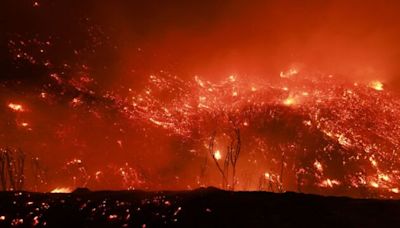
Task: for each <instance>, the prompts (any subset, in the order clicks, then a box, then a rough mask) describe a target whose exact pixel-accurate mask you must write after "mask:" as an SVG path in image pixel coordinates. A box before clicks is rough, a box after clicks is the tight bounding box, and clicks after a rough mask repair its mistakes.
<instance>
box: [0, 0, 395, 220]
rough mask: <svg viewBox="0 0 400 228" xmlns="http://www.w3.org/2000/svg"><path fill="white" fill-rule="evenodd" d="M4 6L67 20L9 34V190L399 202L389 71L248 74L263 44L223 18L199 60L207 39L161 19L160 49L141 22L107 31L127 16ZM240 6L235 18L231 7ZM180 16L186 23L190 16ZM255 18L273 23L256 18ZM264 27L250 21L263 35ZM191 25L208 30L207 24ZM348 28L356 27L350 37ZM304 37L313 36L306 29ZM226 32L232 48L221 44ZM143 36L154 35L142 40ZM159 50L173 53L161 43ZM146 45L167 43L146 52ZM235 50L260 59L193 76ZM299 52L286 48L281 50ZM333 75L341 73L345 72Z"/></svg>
mask: <svg viewBox="0 0 400 228" xmlns="http://www.w3.org/2000/svg"><path fill="white" fill-rule="evenodd" d="M8 4H9V5H12V6H15V7H17V8H18V7H19V8H23V9H24V10H25V11H26V12H29V14H28V16H27V18H28V19H29V18H30V16H32V15H42V16H43V18H47V19H48V18H49V17H51V16H54V17H56V15H54V12H61V11H60V9H64V8H65V10H66V14H68V15H67V16H68V17H65V18H69V19H70V20H71V21H64V19H60V18H57V22H58V23H54V24H52V23H51V22H49V20H44V21H45V22H46V23H48V24H45V23H43V19H41V17H39V19H37V20H38V21H36V23H37V24H33V25H34V26H33V30H35V29H36V30H37V31H36V30H35V32H23V31H20V30H19V29H18V28H22V30H24V28H25V27H24V25H25V24H24V23H28V22H29V21H28V20H26V19H27V18H24V19H25V20H23V21H24V22H21V23H22V25H23V26H21V23H17V22H19V20H16V21H12V20H10V23H9V25H8V26H7V31H6V35H7V36H6V39H5V40H4V42H3V43H2V45H3V46H4V48H5V49H6V50H7V55H6V56H4V57H5V58H4V59H5V61H4V68H2V70H3V69H4V72H2V73H4V75H5V77H4V79H1V80H0V83H1V87H0V105H1V107H0V109H1V113H0V117H1V119H2V122H1V123H0V124H1V126H0V127H1V128H0V147H1V148H2V149H1V154H0V172H1V173H0V181H1V185H2V189H3V190H18V191H19V190H33V191H43V192H54V193H63V192H71V191H72V189H74V188H77V187H88V188H91V189H106V188H107V189H130V190H133V189H138V188H140V189H151V190H154V189H194V188H197V187H205V186H217V187H220V188H223V189H227V190H262V191H273V192H284V191H298V192H306V193H318V194H325V195H347V196H354V197H378V198H379V197H381V198H399V196H400V195H399V188H400V155H399V154H398V153H399V151H400V125H399V124H398V118H399V116H400V97H399V95H398V93H397V92H396V90H395V89H394V88H393V87H391V86H390V84H389V83H388V82H386V81H385V80H384V79H386V78H385V77H383V76H382V77H379V75H377V74H369V75H368V77H365V78H364V77H359V76H355V75H352V73H354V72H355V71H347V74H343V73H336V71H335V70H336V69H335V70H332V69H330V70H326V72H333V73H325V71H317V70H315V69H318V66H323V65H324V64H320V63H319V62H318V61H317V60H315V59H313V60H314V62H316V63H315V65H317V66H316V67H303V65H302V64H292V62H293V61H292V60H291V61H288V62H289V63H288V64H286V62H285V64H283V63H282V64H281V63H279V64H272V63H271V68H278V67H277V66H278V65H279V69H278V70H276V69H275V71H273V70H271V71H258V72H257V73H253V72H254V71H251V70H250V69H251V67H249V66H253V65H251V64H249V63H248V62H252V63H253V62H254V63H255V64H259V65H260V64H261V63H263V62H264V61H265V60H264V59H263V58H262V57H260V54H259V53H258V52H257V51H255V50H258V48H259V47H263V45H264V43H263V42H264V41H263V40H262V42H261V41H260V40H258V39H257V38H254V39H255V40H253V41H254V42H255V44H254V45H255V46H254V47H253V46H245V45H244V44H243V43H251V41H250V42H247V40H246V42H244V41H243V40H245V38H244V37H243V34H242V33H243V32H242V30H240V31H237V30H234V29H233V28H231V27H230V26H227V27H224V26H225V23H226V21H225V20H226V18H219V17H218V16H216V15H215V18H214V17H213V18H212V20H213V21H212V24H214V23H215V24H218V25H219V24H221V25H219V26H221V28H220V27H218V29H215V30H212V31H209V33H210V34H213V36H212V37H211V35H210V37H211V38H210V37H203V39H205V40H202V41H201V42H202V43H207V42H208V39H206V38H209V39H210V40H212V41H218V42H217V43H218V45H220V46H222V47H221V49H218V45H217V46H216V47H214V46H212V47H213V48H214V49H212V50H211V49H207V50H208V51H202V50H201V48H198V47H197V46H201V45H197V46H196V45H194V44H193V43H191V42H196V41H197V39H196V38H197V36H199V34H197V33H195V35H193V36H189V37H186V36H184V37H183V38H182V37H179V34H180V33H184V32H187V31H186V29H182V31H181V30H179V31H175V30H174V29H177V28H175V27H173V28H171V27H168V26H167V25H165V27H162V29H164V30H168V29H171V30H172V31H171V34H169V33H168V32H165V31H164V30H162V29H161V28H159V27H157V26H156V25H155V24H157V23H159V24H160V23H161V21H163V20H161V19H160V18H161V17H160V18H158V17H155V18H152V19H149V20H150V21H149V23H150V24H152V26H154V27H156V28H157V29H158V30H157V32H159V30H160V31H164V33H165V34H164V35H165V36H163V39H162V40H163V41H160V40H157V39H156V38H154V37H153V35H154V36H155V34H158V33H151V31H148V30H146V28H144V27H143V25H142V26H137V25H135V26H136V27H135V29H137V31H136V30H135V33H134V34H135V35H132V34H129V32H127V33H128V34H125V33H124V31H125V30H124V29H121V28H115V29H116V30H118V32H116V31H114V30H113V29H114V27H113V26H110V25H109V24H108V23H110V24H111V25H115V24H118V23H117V22H118V21H114V20H112V21H107V23H106V22H104V20H105V19H103V18H101V17H100V16H97V17H96V15H91V16H89V15H86V14H85V13H86V12H85V10H83V9H80V8H79V9H80V10H78V11H77V12H75V10H74V9H69V10H68V7H67V6H66V5H65V4H61V3H58V4H50V3H49V2H48V1H43V2H42V1H34V2H33V3H32V2H31V1H30V3H29V6H28V5H26V4H25V3H8ZM19 4H21V5H22V6H21V5H19ZM79 4H81V3H75V4H74V6H76V5H78V6H80V5H79ZM82 4H83V3H82ZM210 4H211V3H210ZM218 6H219V5H216V6H215V9H214V10H216V9H218ZM234 6H235V5H233V6H232V9H229V10H233V9H236V8H235V7H234ZM278 6H280V5H279V4H278ZM278 6H276V7H278ZM115 7H116V8H118V7H117V6H115ZM187 7H189V6H187ZM83 8H85V7H83ZM99 8H101V7H99ZM161 8H162V7H161ZM150 9H152V8H150ZM150 9H148V10H150ZM102 10H104V9H102ZM102 10H100V11H101V12H102ZM113 10H115V11H116V12H118V10H116V9H113ZM81 11H82V12H81ZM110 11H112V10H111V9H110ZM83 12H85V13H83ZM96 12H97V11H96ZM101 12H99V14H100V15H102V14H101ZM107 12H108V11H107ZM174 12H175V11H174ZM228 12H229V11H228ZM251 12H252V11H251ZM290 12H291V11H290ZM351 12H352V11H351ZM111 13H113V15H114V14H116V13H115V12H114V11H112V12H111ZM159 13H160V15H163V16H168V15H170V14H171V12H169V11H168V12H159ZM178 13H181V14H182V15H184V16H182V17H190V15H188V14H190V13H188V12H178ZM292 13H293V15H297V14H296V13H298V12H297V11H296V12H292ZM164 14H165V15H164ZM249 14H250V13H249ZM258 14H260V13H258ZM258 14H256V15H258ZM300 14H301V12H300ZM388 14H389V15H392V14H390V12H388ZM245 15H247V16H249V15H248V14H245ZM260 15H262V14H260ZM293 15H290V14H289V13H288V15H286V14H285V15H282V16H285V17H286V16H287V17H289V18H291V16H293ZM301 15H303V14H301ZM318 15H319V14H318ZM11 17H12V16H11V15H10V18H11ZM243 17H244V16H243ZM259 17H261V16H259ZM293 17H294V18H296V16H293ZM99 18H101V19H99ZM162 18H163V17H162ZM172 18H173V19H171V20H173V21H175V20H176V21H179V22H181V21H185V20H182V18H181V17H176V18H175V17H172ZM200 18H203V16H202V17H200ZM246 18H247V17H246ZM250 18H252V19H253V20H256V21H264V20H261V19H263V18H261V19H259V18H257V16H254V18H253V17H250ZM196 19H198V18H197V17H196ZM229 19H230V18H229ZM21 20H22V19H21ZM152 20H155V21H152ZM198 20H200V19H198ZM210 20H211V19H210ZM214 20H215V21H214ZM310 20H311V19H310ZM138 21H140V20H138ZM200 21H201V20H200ZM288 21H291V20H289V19H288ZM307 21H308V20H306V21H303V22H307ZM333 21H334V20H333ZM385 21H386V20H383V22H385ZM101 22H103V23H101ZM217 22H218V23H217ZM378 22H382V21H378ZM378 22H377V23H378ZM383 22H382V23H383ZM31 23H34V22H31ZM210 23H211V22H210ZM286 23H287V22H285V21H281V22H279V25H281V27H282V28H281V27H280V28H278V29H276V32H277V33H279V32H283V33H284V35H285V37H283V38H285V39H283V38H282V40H285V41H286V39H288V38H287V37H291V36H292V33H290V32H287V31H286V30H285V29H283V28H284V27H285V26H287V25H286ZM331 23H332V22H331ZM14 24H16V25H18V26H13V25H14ZM44 24H45V29H44V30H41V28H42V26H44ZM70 24H74V26H71V25H70ZM75 24H76V27H75ZM161 24H162V23H161ZM205 24H209V23H205ZM259 24H260V23H257V24H255V25H254V26H256V28H259V26H262V25H259ZM261 24H262V23H261ZM305 24H306V23H305ZM60 25H65V26H66V28H65V30H64V29H63V30H62V31H60V29H59V27H63V26H60ZM121 26H122V25H121ZM180 26H183V27H184V28H186V27H185V26H189V27H190V26H192V25H186V24H180ZM196 26H198V27H199V28H202V29H204V30H206V29H207V28H208V27H207V26H204V25H203V24H202V22H198V23H197V24H196ZM110 27H111V28H112V29H110ZM128 27H129V26H128ZM333 27H334V26H333ZM354 27H357V26H354ZM190 28H191V29H193V28H192V27H190ZM351 28H352V27H351ZM351 28H348V30H350V31H353V30H351ZM368 28H369V27H368ZM196 29H197V27H196ZM196 29H193V30H196ZM224 29H225V30H227V31H231V30H232V32H233V35H232V36H229V37H226V34H225V30H224ZM70 30H71V31H73V32H71V31H70ZM177 30H178V29H177ZM256 30H257V29H256ZM266 30H268V29H266ZM303 30H305V31H303ZM168 31H169V30H168ZM196 31H197V30H196ZM207 31H208V30H207ZM263 31H264V30H263ZM274 31H275V30H274ZM296 31H297V30H296ZM345 31H347V30H345ZM248 32H249V33H252V32H253V31H248ZM297 32H299V33H301V34H303V33H304V34H306V33H308V32H310V31H309V30H307V28H306V26H303V27H302V29H299V31H297ZM120 33H123V35H121V34H120ZM147 33H150V35H149V34H147ZM244 33H246V32H244ZM137 34H141V35H137ZM329 34H330V33H329ZM329 34H328V35H329ZM222 35H223V39H222V40H224V41H225V39H227V41H226V43H227V44H225V42H221V37H222ZM235 35H236V36H235ZM256 35H258V34H255V35H254V37H257V36H256ZM259 35H260V37H269V35H270V34H264V33H262V34H259ZM328 35H326V36H327V37H328ZM120 36H123V37H124V38H125V36H127V37H129V38H131V39H135V41H138V43H139V41H141V42H140V45H139V44H138V46H137V47H136V46H135V47H134V48H133V47H132V46H130V45H131V44H130V43H129V42H128V43H129V44H127V43H125V42H123V41H121V40H119V39H120ZM137 36H139V37H140V36H144V37H146V38H149V37H150V36H151V37H152V39H151V42H150V41H148V43H147V41H146V42H144V41H142V40H140V38H137ZM147 36H149V37H147ZM175 36H178V38H176V39H177V40H175ZM214 36H215V37H214ZM286 36H287V37H286ZM171 37H174V39H173V38H171ZM323 37H324V38H325V36H323ZM184 38H185V39H184ZM278 38H280V37H278ZM278 38H276V37H275V38H271V40H269V41H270V42H272V41H274V39H276V40H280V39H278ZM384 38H385V37H384ZM160 39H161V38H160ZM170 39H172V41H169V40H170ZM181 39H182V40H184V41H185V42H183V41H182V40H181ZM236 39H237V40H236ZM315 39H317V38H315ZM145 40H146V39H145ZM149 40H150V38H149ZM186 40H189V41H187V42H186ZM382 40H385V39H383V38H382ZM167 41H169V42H170V43H168V42H167ZM313 41H314V40H313ZM373 41H375V40H373ZM380 41H381V40H380ZM163 42H167V44H168V45H166V47H165V46H163V45H161V44H159V43H162V44H163ZM180 42H181V43H182V46H184V47H185V48H184V47H180V46H179V44H180ZM282 42H283V41H282ZM287 42H288V43H290V41H287ZM319 42H320V41H319ZM365 42H366V41H365ZM149 43H150V44H149ZM210 43H211V42H210ZM238 43H240V45H239V44H238ZM316 43H318V42H316ZM325 43H329V42H326V41H324V45H325ZM151 44H159V46H156V47H155V48H150V47H149V46H151ZM228 44H230V45H232V46H235V45H238V46H239V47H240V48H239V47H238V49H239V50H242V52H243V53H247V52H251V53H253V52H254V53H253V54H248V53H247V54H248V55H249V56H253V55H254V56H257V58H256V57H254V58H255V59H251V60H252V61H250V60H249V61H246V56H245V57H242V56H240V58H239V60H240V61H237V62H240V64H237V65H240V66H241V67H240V69H241V70H237V71H236V70H231V69H230V68H229V73H225V72H226V71H228V70H226V68H223V67H220V68H218V67H214V68H213V67H210V68H211V69H213V70H215V69H216V68H217V69H219V71H218V73H215V75H218V77H217V76H216V77H214V73H212V74H211V76H210V73H208V74H206V73H204V72H207V71H200V72H202V73H204V74H205V75H206V76H202V75H203V74H202V73H193V74H192V73H191V72H192V71H189V70H187V69H189V68H190V69H192V68H196V67H198V65H201V66H203V65H207V64H209V62H212V61H216V62H218V64H219V65H224V64H222V63H221V62H219V61H217V60H214V58H210V59H208V58H207V57H208V55H207V53H208V52H216V53H218V52H219V51H221V50H225V49H227V50H230V51H231V49H230V48H229V46H224V45H228ZM280 44H281V45H282V46H284V44H285V42H283V43H280ZM318 44H320V43H318ZM367 44H369V43H368V42H367ZM248 45H250V44H248ZM297 45H298V44H297ZM133 46H134V45H133ZM142 46H143V47H142ZM178 46H179V48H178ZM271 46H273V45H271ZM294 46H296V44H294ZM299 46H301V45H299ZM344 46H345V47H347V45H344ZM172 47H173V48H175V47H177V50H175V49H173V48H172ZM296 47H297V46H296ZM181 48H182V49H181ZM268 48H271V49H272V47H270V46H268ZM159 49H160V50H159ZM192 49H194V50H195V51H193V52H196V54H198V55H199V56H200V57H201V58H200V57H199V56H198V55H195V54H193V56H188V57H187V58H188V59H189V60H187V61H191V60H192V61H193V62H196V61H195V59H197V57H199V58H200V59H202V61H199V62H200V63H198V64H193V65H191V64H187V65H189V66H187V65H185V64H183V63H186V62H185V61H184V60H183V59H184V58H186V56H185V57H183V58H179V56H175V55H173V54H171V52H173V53H175V52H176V53H180V52H182V53H186V52H187V51H190V50H192ZM292 49H293V47H292V46H289V47H288V48H287V47H286V46H284V47H282V52H284V51H288V52H291V51H292ZM309 49H310V50H311V48H309ZM132 50H133V51H132ZM235 50H236V49H235ZM268 50H269V49H268ZM295 50H297V49H295ZM329 50H331V49H329ZM345 50H346V51H347V50H348V49H346V48H345ZM230 51H229V52H230ZM197 52H198V53H197ZM232 52H235V51H232ZM307 52H308V50H307ZM127 53H128V54H127ZM171 55H172V56H171ZM327 55H330V53H329V54H327ZM110 56H111V57H110ZM121 56H122V57H121ZM126 56H128V57H126ZM156 56H157V57H156ZM160 56H162V57H160ZM195 57H196V58H195ZM295 57H296V58H297V57H298V58H300V59H303V58H304V59H307V60H308V59H309V58H308V56H301V55H300V56H295ZM374 57H376V56H374ZM164 58H167V59H168V61H167V63H165V62H164ZM354 58H355V57H354ZM169 59H173V60H169ZM204 59H206V60H208V61H209V62H206V60H204ZM260 59H262V60H260ZM371 59H375V58H372V57H371ZM268 60H269V61H270V62H274V61H277V60H275V59H271V58H269V59H268ZM132 61H133V62H135V64H131V63H130V62H132ZM152 61H154V62H152ZM296 61H297V60H296ZM365 61H366V62H368V63H369V62H370V60H369V59H367V60H365ZM121 62H122V63H121ZM149 62H152V63H153V64H150V63H149ZM177 62H178V63H182V65H184V67H182V68H180V65H179V64H178V63H177ZM351 63H352V64H355V63H358V62H357V61H353V62H351ZM218 64H217V65H218ZM121 65H122V66H121ZM155 65H157V66H155ZM233 65H234V64H233ZM261 65H262V64H261ZM309 65H310V64H309ZM263 67H265V68H267V67H269V65H267V66H264V65H263ZM116 68H117V69H116ZM144 68H146V69H144ZM365 68H368V67H365ZM149 69H150V70H149ZM171 69H172V70H171ZM243 69H245V70H243ZM325 69H327V68H325ZM368 69H369V68H368ZM193 71H195V70H193ZM337 71H340V72H343V71H341V70H339V67H338V70H337ZM367 71H368V70H365V71H362V72H367ZM231 72H235V73H231ZM260 72H262V74H261V76H259V73H260ZM253 74H254V75H253ZM255 74H258V75H257V76H255ZM354 74H356V73H354ZM358 74H359V73H357V75H358ZM221 75H223V76H221ZM371 75H372V76H374V77H372V76H371ZM15 148H21V149H15ZM177 213H179V212H177ZM1 218H2V217H0V219H1ZM108 219H109V220H118V219H120V217H118V216H117V215H114V214H110V215H109V217H108ZM15 222H16V223H18V222H19V221H17V220H16V221H15Z"/></svg>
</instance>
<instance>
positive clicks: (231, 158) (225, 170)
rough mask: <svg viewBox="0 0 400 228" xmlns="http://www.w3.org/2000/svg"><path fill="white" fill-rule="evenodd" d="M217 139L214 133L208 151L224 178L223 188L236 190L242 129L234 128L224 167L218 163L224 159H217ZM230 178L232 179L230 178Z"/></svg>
mask: <svg viewBox="0 0 400 228" xmlns="http://www.w3.org/2000/svg"><path fill="white" fill-rule="evenodd" d="M215 137H216V132H215V131H214V132H213V134H212V135H211V137H210V141H209V145H208V151H209V153H210V155H211V157H212V159H213V160H214V163H215V165H216V167H217V169H218V172H219V173H220V175H221V177H222V188H224V189H230V190H235V185H236V182H237V180H236V166H237V162H238V160H239V157H240V151H241V138H240V129H239V128H234V130H233V134H232V135H231V137H230V138H231V140H230V143H229V145H228V146H227V149H226V154H225V157H224V159H223V164H222V166H221V163H220V162H219V161H218V160H222V159H221V158H217V157H216V152H215V150H214V144H215ZM229 176H230V178H229Z"/></svg>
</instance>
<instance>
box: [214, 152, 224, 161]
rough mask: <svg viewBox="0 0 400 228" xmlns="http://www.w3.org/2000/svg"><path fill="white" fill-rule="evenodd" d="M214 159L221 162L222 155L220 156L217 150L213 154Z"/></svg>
mask: <svg viewBox="0 0 400 228" xmlns="http://www.w3.org/2000/svg"><path fill="white" fill-rule="evenodd" d="M214 158H215V159H216V160H221V158H222V155H221V152H220V151H219V150H217V151H215V152H214Z"/></svg>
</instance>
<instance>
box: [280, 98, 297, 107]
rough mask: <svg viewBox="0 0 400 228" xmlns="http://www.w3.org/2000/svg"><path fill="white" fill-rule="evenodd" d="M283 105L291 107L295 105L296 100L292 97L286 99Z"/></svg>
mask: <svg viewBox="0 0 400 228" xmlns="http://www.w3.org/2000/svg"><path fill="white" fill-rule="evenodd" d="M283 104H284V105H286V106H291V105H294V104H296V100H295V99H294V98H293V97H288V98H286V99H285V100H284V101H283Z"/></svg>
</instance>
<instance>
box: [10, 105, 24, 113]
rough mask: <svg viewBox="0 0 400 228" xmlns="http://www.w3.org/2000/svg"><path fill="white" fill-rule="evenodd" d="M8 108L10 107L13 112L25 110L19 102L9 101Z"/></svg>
mask: <svg viewBox="0 0 400 228" xmlns="http://www.w3.org/2000/svg"><path fill="white" fill-rule="evenodd" d="M8 108H10V109H12V110H13V111H15V112H23V111H25V109H24V108H23V107H22V105H21V104H17V103H9V104H8Z"/></svg>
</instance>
